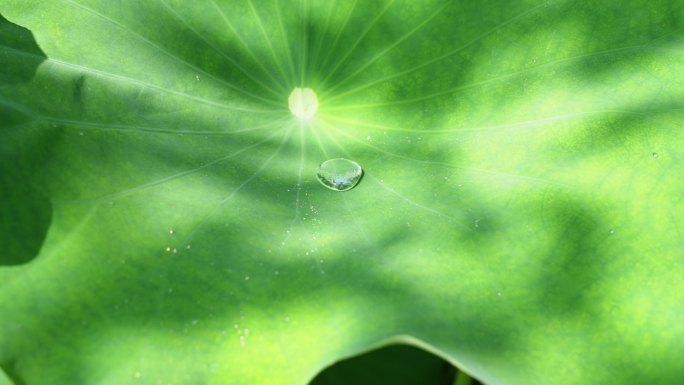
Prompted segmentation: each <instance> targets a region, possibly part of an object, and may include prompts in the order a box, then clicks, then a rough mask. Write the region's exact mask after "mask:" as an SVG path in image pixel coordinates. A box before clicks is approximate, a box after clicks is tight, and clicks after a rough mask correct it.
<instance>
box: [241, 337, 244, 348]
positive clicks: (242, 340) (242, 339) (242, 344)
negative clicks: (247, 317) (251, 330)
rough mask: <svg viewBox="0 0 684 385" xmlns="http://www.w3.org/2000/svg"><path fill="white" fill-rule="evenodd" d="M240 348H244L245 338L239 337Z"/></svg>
mask: <svg viewBox="0 0 684 385" xmlns="http://www.w3.org/2000/svg"><path fill="white" fill-rule="evenodd" d="M240 346H242V347H244V346H245V336H240Z"/></svg>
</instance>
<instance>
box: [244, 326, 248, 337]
mask: <svg viewBox="0 0 684 385" xmlns="http://www.w3.org/2000/svg"><path fill="white" fill-rule="evenodd" d="M244 333H245V335H246V336H248V335H249V329H247V328H245V331H244Z"/></svg>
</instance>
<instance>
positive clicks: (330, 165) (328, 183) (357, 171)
mask: <svg viewBox="0 0 684 385" xmlns="http://www.w3.org/2000/svg"><path fill="white" fill-rule="evenodd" d="M362 175H363V169H362V168H361V166H360V165H359V164H358V163H356V162H354V161H352V160H349V159H344V158H337V159H330V160H326V161H325V162H323V163H321V164H320V166H318V172H317V173H316V177H317V178H318V181H319V182H321V184H322V185H323V186H325V187H327V188H329V189H331V190H335V191H347V190H350V189H352V188H354V186H356V185H357V184H358V183H359V180H361V176H362Z"/></svg>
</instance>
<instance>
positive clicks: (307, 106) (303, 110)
mask: <svg viewBox="0 0 684 385" xmlns="http://www.w3.org/2000/svg"><path fill="white" fill-rule="evenodd" d="M287 102H288V105H289V107H290V112H292V115H294V116H296V117H298V118H300V119H311V118H313V117H314V115H316V111H318V97H316V93H315V92H314V91H313V90H312V89H311V88H295V89H294V90H293V91H292V93H291V94H290V97H289V98H288V99H287Z"/></svg>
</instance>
